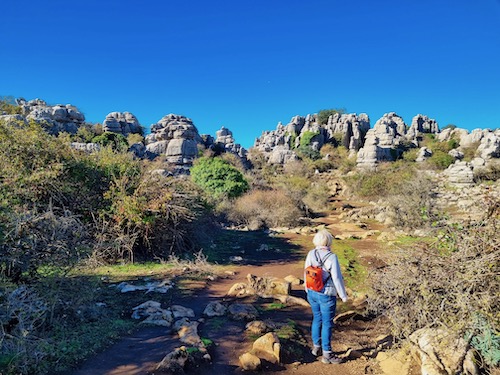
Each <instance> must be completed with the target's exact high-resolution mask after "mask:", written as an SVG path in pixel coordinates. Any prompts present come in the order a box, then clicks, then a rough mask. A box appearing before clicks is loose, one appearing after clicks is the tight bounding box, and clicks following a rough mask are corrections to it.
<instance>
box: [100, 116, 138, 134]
mask: <svg viewBox="0 0 500 375" xmlns="http://www.w3.org/2000/svg"><path fill="white" fill-rule="evenodd" d="M102 128H103V130H104V131H105V132H112V133H118V134H122V135H123V136H125V137H126V136H127V135H129V134H134V133H137V134H142V127H141V125H140V124H139V121H138V120H137V117H135V116H134V115H133V114H132V113H130V112H111V113H110V114H108V115H107V116H106V118H105V119H104V121H103V123H102Z"/></svg>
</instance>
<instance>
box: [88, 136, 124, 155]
mask: <svg viewBox="0 0 500 375" xmlns="http://www.w3.org/2000/svg"><path fill="white" fill-rule="evenodd" d="M92 142H94V143H97V144H100V145H101V146H104V147H106V146H110V147H111V148H112V149H113V150H118V151H126V150H127V148H128V142H127V138H125V137H124V136H123V135H122V134H118V133H112V132H104V133H102V134H101V135H98V136H95V137H94V138H93V139H92Z"/></svg>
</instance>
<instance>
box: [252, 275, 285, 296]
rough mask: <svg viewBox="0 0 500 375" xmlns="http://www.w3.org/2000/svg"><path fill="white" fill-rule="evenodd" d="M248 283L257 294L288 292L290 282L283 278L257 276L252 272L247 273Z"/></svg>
mask: <svg viewBox="0 0 500 375" xmlns="http://www.w3.org/2000/svg"><path fill="white" fill-rule="evenodd" d="M247 280H248V285H249V286H250V287H251V288H252V289H254V290H255V292H256V293H257V294H258V295H261V294H264V295H274V294H290V289H291V287H290V283H289V282H288V281H285V280H280V279H277V278H274V277H273V278H269V277H259V276H255V275H252V274H248V275H247Z"/></svg>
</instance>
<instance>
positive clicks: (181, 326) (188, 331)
mask: <svg viewBox="0 0 500 375" xmlns="http://www.w3.org/2000/svg"><path fill="white" fill-rule="evenodd" d="M199 324H200V323H198V322H192V321H190V320H189V319H188V318H182V319H180V320H178V321H176V322H175V323H174V329H175V330H176V331H177V334H178V335H179V340H180V341H181V342H183V343H185V344H189V345H196V346H200V345H201V344H202V342H201V338H200V336H199V335H198V326H199Z"/></svg>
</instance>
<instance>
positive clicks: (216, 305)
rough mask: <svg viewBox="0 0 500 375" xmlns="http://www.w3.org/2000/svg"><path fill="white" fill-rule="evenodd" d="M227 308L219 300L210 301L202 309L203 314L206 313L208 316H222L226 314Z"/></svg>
mask: <svg viewBox="0 0 500 375" xmlns="http://www.w3.org/2000/svg"><path fill="white" fill-rule="evenodd" d="M226 312H227V308H226V306H224V305H223V304H221V303H220V302H210V303H209V304H208V305H207V307H205V310H203V315H206V316H207V317H209V318H212V317H214V316H224V315H226Z"/></svg>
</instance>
